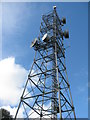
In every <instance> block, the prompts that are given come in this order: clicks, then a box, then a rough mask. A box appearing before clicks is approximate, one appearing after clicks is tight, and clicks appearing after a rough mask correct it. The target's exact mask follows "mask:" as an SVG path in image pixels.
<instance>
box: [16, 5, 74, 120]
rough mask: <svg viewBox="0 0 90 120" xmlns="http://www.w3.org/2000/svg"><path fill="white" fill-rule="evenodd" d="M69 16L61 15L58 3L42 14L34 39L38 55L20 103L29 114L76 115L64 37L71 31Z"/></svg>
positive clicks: (48, 115)
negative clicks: (68, 23) (67, 17)
mask: <svg viewBox="0 0 90 120" xmlns="http://www.w3.org/2000/svg"><path fill="white" fill-rule="evenodd" d="M64 24H66V19H65V18H63V19H60V18H59V16H58V14H57V12H56V6H54V7H53V11H52V12H50V13H48V14H46V15H43V16H42V22H41V25H40V34H39V36H38V38H35V40H34V41H33V42H32V44H31V47H33V48H34V50H35V58H34V62H33V64H32V67H31V70H30V73H29V75H28V79H27V81H26V84H25V87H24V91H23V93H22V96H21V99H20V103H19V106H18V109H17V112H16V115H15V119H16V118H17V115H18V112H19V110H20V107H23V108H22V109H24V115H26V118H32V117H33V116H34V118H36V117H38V118H40V119H41V120H42V118H51V119H53V118H54V119H57V118H60V120H62V119H63V120H64V119H67V118H70V119H72V118H74V119H75V120H76V117H75V111H74V106H73V101H72V97H71V92H70V85H69V82H68V78H67V72H66V66H65V47H64V42H63V40H64V38H68V37H69V32H68V31H64V32H63V30H62V26H63V25H64Z"/></svg>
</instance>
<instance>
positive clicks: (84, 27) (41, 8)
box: [0, 3, 88, 118]
mask: <svg viewBox="0 0 90 120" xmlns="http://www.w3.org/2000/svg"><path fill="white" fill-rule="evenodd" d="M53 5H56V6H57V12H58V14H59V16H60V18H61V17H63V16H65V17H66V20H67V24H66V25H65V28H66V29H69V32H70V38H69V40H66V46H68V45H70V46H71V47H70V48H68V49H67V51H66V67H67V72H68V77H69V82H70V85H71V93H72V97H73V102H74V106H75V111H76V116H77V117H78V118H83V117H88V3H2V60H1V61H0V107H4V108H6V109H8V110H10V111H11V113H12V114H15V110H16V108H17V105H18V102H19V98H20V95H21V93H22V89H23V85H24V84H25V81H26V79H27V75H28V73H29V69H30V67H31V64H32V62H33V58H34V50H33V49H31V48H30V44H31V41H32V40H33V39H34V38H35V37H37V36H38V34H39V27H40V22H41V16H42V14H45V13H47V12H49V11H51V10H52V9H53ZM12 111H13V112H12ZM21 111H22V109H21ZM20 115H21V116H23V115H22V112H20Z"/></svg>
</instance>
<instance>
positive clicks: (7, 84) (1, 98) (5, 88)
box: [0, 57, 28, 106]
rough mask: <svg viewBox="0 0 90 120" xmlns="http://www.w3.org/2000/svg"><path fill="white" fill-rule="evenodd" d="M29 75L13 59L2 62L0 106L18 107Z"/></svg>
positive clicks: (0, 62) (0, 67)
mask: <svg viewBox="0 0 90 120" xmlns="http://www.w3.org/2000/svg"><path fill="white" fill-rule="evenodd" d="M27 74H28V71H27V70H25V69H24V68H23V67H22V66H20V65H19V64H16V63H15V58H13V57H9V58H6V59H3V60H1V61H0V105H5V106H6V105H11V106H15V105H17V103H18V102H19V99H20V96H21V94H22V89H23V85H24V84H25V81H26V78H27Z"/></svg>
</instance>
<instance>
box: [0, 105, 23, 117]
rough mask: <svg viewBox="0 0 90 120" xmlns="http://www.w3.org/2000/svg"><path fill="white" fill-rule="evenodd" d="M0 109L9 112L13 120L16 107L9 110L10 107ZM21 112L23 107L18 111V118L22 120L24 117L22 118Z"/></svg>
mask: <svg viewBox="0 0 90 120" xmlns="http://www.w3.org/2000/svg"><path fill="white" fill-rule="evenodd" d="M0 108H3V109H5V110H8V111H9V112H10V115H12V117H13V118H14V117H15V114H16V110H17V107H13V108H11V107H10V106H2V107H0ZM23 111H24V109H23V107H21V108H20V109H19V114H18V118H23V117H24V116H23Z"/></svg>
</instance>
